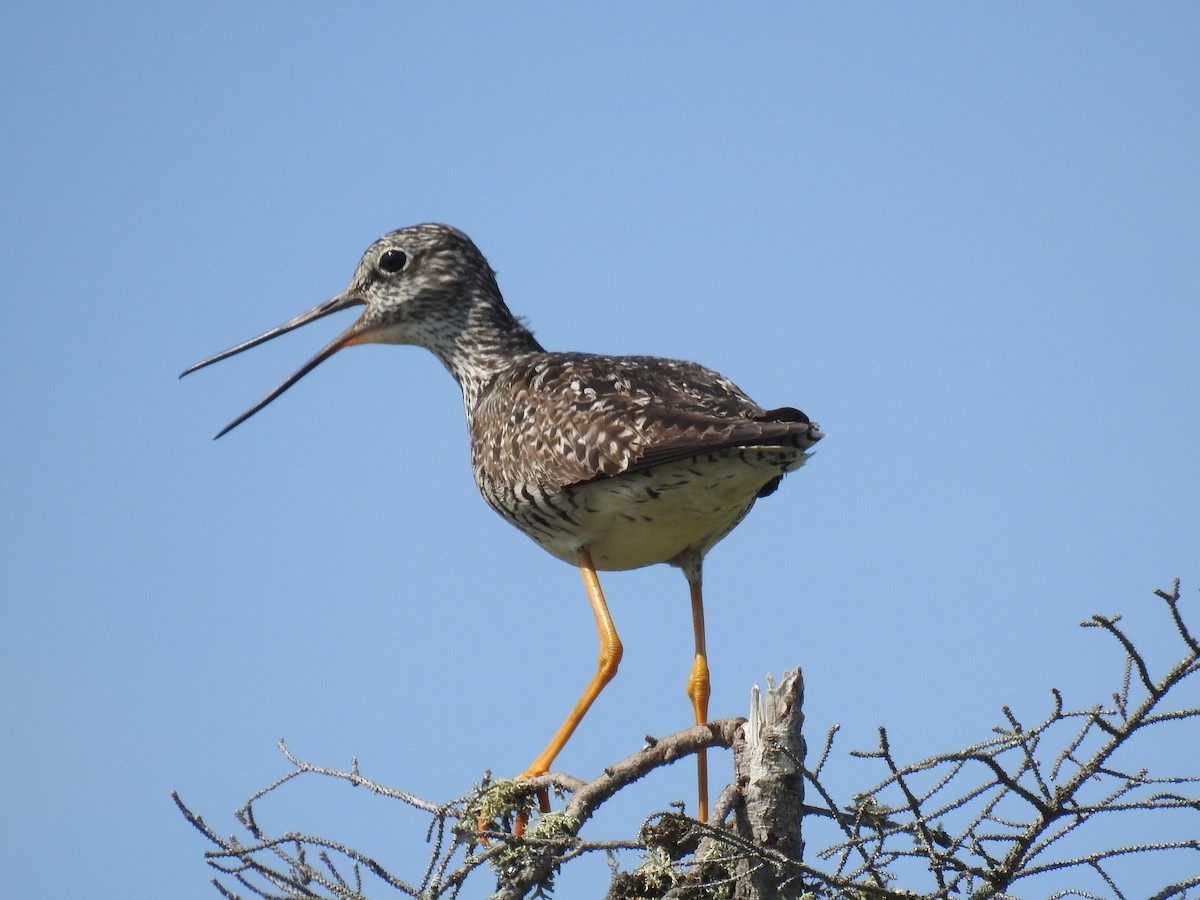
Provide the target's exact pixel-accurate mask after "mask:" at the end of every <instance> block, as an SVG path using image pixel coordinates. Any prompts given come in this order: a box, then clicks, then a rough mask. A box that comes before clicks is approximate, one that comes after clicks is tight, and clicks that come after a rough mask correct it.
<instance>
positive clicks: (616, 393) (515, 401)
mask: <svg viewBox="0 0 1200 900" xmlns="http://www.w3.org/2000/svg"><path fill="white" fill-rule="evenodd" d="M511 377H512V378H518V377H519V379H520V381H519V383H506V384H498V385H496V387H497V390H494V391H492V392H490V396H491V398H495V399H494V400H492V401H490V402H493V403H500V402H503V403H505V404H507V405H508V407H507V409H501V408H499V407H494V408H492V409H490V410H489V409H485V410H482V411H481V412H482V413H483V414H484V415H483V416H479V415H477V417H476V422H477V424H476V425H475V426H473V427H480V426H479V424H478V423H480V422H484V421H491V422H492V423H494V424H493V425H492V426H491V432H490V433H487V434H480V435H478V436H477V437H479V438H482V440H476V441H475V442H474V443H475V447H476V452H477V453H493V454H496V456H497V457H498V458H499V457H504V458H506V459H507V461H508V463H509V464H510V465H515V466H517V467H518V468H517V470H516V471H515V472H514V475H515V479H514V480H517V481H524V482H531V483H536V484H539V485H540V486H542V487H543V488H547V489H559V488H563V487H566V486H568V485H571V484H580V483H583V482H588V481H593V480H595V479H597V478H605V477H612V476H615V475H621V474H623V473H626V472H634V471H638V470H641V469H646V468H649V467H651V466H655V465H659V464H661V463H665V462H671V461H673V460H679V459H687V458H690V457H692V456H696V455H698V454H701V453H705V452H710V451H718V450H722V449H725V448H728V447H738V446H754V445H762V444H778V443H784V444H792V445H794V446H796V447H798V448H800V449H803V448H805V447H807V446H808V445H810V444H812V443H815V442H816V441H817V440H818V439H819V438H820V436H821V434H820V432H819V431H818V429H817V426H816V425H815V424H813V423H810V422H809V421H808V417H807V416H805V415H804V414H803V413H802V412H800V411H799V410H796V409H792V408H783V409H778V410H765V409H763V408H762V407H760V406H759V405H758V404H756V403H755V402H754V401H752V400H751V399H750V398H749V397H747V396H746V394H745V393H743V392H742V391H741V390H740V389H739V388H738V387H737V386H736V385H735V384H733V382H731V381H729V380H728V379H727V378H725V377H724V376H722V375H720V374H718V373H716V372H714V371H712V370H711V369H707V368H705V367H703V366H700V365H698V364H696V363H692V362H684V361H676V360H664V359H658V358H652V357H606V356H593V355H589V354H547V357H546V359H545V360H544V362H543V363H540V364H538V365H534V366H527V367H523V368H522V370H521V372H520V373H519V375H518V374H517V373H514V374H513V375H512V376H511Z"/></svg>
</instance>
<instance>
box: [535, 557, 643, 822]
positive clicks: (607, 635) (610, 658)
mask: <svg viewBox="0 0 1200 900" xmlns="http://www.w3.org/2000/svg"><path fill="white" fill-rule="evenodd" d="M579 571H580V572H581V573H582V574H583V584H584V586H585V587H586V588H587V595H588V601H589V602H590V603H591V605H592V614H593V615H594V616H595V617H596V630H597V631H598V632H599V635H600V662H599V665H598V667H597V669H596V674H595V675H593V676H592V680H591V681H589V682H588V686H587V688H586V689H585V690H584V692H583V695H582V696H581V697H580V698H579V700H578V702H577V703H576V704H575V708H574V709H572V710H571V713H570V715H568V716H567V719H566V721H565V722H563V724H562V727H560V728H559V729H558V731H557V733H555V735H554V737H553V738H551V740H550V743H549V744H547V745H546V749H545V750H543V751H542V752H541V755H539V756H538V758H537V759H535V760H534V761H533V762H532V763H530V764H529V768H528V769H526V770H525V771H524V772H522V773H521V774H520V775H519V776H517V777H518V778H520V779H525V778H534V777H535V776H538V775H542V774H544V773H546V772H549V771H550V766H551V764H553V762H554V758H555V757H556V756H558V754H559V752H560V751H561V750H562V748H563V747H565V746H566V744H567V741H568V740H570V739H571V735H572V734H574V733H575V729H576V728H577V727H578V725H579V723H580V722H581V721H583V717H584V715H585V714H586V713H587V711H588V709H589V708H590V707H591V705H592V703H593V702H594V701H595V699H596V698H597V697H599V696H600V692H601V691H602V690H604V686H605V685H606V684H608V683H609V682H610V681H612V679H613V676H614V675H616V674H617V666H618V664H619V663H620V662H621V654H622V652H623V650H622V647H621V639H620V638H619V637H617V629H616V627H615V626H614V625H613V620H612V616H610V615H609V613H608V605H607V604H606V603H605V602H604V593H603V592H602V591H601V590H600V580H599V579H598V578H597V577H596V567H595V566H594V565H593V564H592V556H591V554H590V553H588V551H587V550H581V551H580V553H579ZM538 800H539V802H540V805H541V809H542V812H548V811H549V809H550V804H549V798H548V797H547V796H546V793H545V791H542V792H540V793H539V795H538Z"/></svg>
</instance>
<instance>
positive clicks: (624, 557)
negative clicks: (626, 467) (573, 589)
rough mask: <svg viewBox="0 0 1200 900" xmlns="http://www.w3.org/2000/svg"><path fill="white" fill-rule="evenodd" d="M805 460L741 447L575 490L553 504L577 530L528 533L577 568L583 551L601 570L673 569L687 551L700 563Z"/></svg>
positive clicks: (788, 450) (781, 450)
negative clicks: (762, 495)
mask: <svg viewBox="0 0 1200 900" xmlns="http://www.w3.org/2000/svg"><path fill="white" fill-rule="evenodd" d="M806 458H807V454H803V453H801V452H799V451H798V450H796V449H795V448H794V447H738V448H731V449H728V450H723V451H720V452H716V453H708V454H703V455H701V456H698V457H694V458H692V459H688V460H683V461H680V462H674V463H664V464H663V465H660V466H655V467H654V468H651V469H647V470H645V471H641V472H633V473H630V474H626V475H619V476H616V477H614V478H605V479H601V480H599V481H593V482H589V483H587V484H584V485H577V486H574V487H572V488H570V489H568V490H567V491H565V492H564V495H563V496H560V497H555V498H554V506H556V507H558V508H560V509H563V510H564V512H565V513H566V514H567V515H569V516H570V518H571V519H572V520H574V523H575V525H574V526H573V527H571V528H570V529H569V530H568V531H563V532H560V533H557V534H553V535H547V534H544V533H542V534H539V533H535V532H533V531H527V533H528V534H529V535H530V537H532V538H533V539H534V540H535V541H537V542H538V543H539V544H541V545H542V546H543V547H544V548H545V549H546V550H548V551H549V552H550V553H552V554H553V555H554V556H556V557H558V558H559V559H561V560H563V561H564V562H568V563H571V564H572V565H574V564H576V563H577V562H578V554H579V551H580V550H581V549H583V548H586V549H587V550H588V551H589V553H590V554H591V557H592V562H593V564H594V565H595V566H596V568H597V569H603V570H616V569H637V568H640V567H642V566H649V565H653V564H655V563H663V562H672V561H673V560H675V559H676V558H677V557H678V556H679V555H680V554H682V553H683V552H684V551H691V552H693V553H699V554H700V555H701V556H702V555H703V554H704V553H705V552H707V551H708V550H709V549H710V548H711V547H712V546H713V545H714V544H715V543H717V541H719V540H720V539H721V538H723V537H724V536H725V535H726V534H728V533H729V532H730V530H732V529H733V527H734V526H735V525H737V523H738V522H740V521H741V520H742V518H743V517H744V516H745V515H746V513H747V512H749V511H750V508H751V507H752V506H753V505H754V501H755V499H756V497H757V495H758V492H759V491H760V490H761V489H762V488H763V486H764V485H766V484H767V483H768V482H769V481H771V480H772V479H773V478H776V477H778V476H779V475H781V474H783V473H785V472H790V471H792V470H794V469H797V468H799V467H800V466H801V465H803V464H804V460H805V459H806Z"/></svg>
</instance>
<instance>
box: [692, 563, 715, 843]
mask: <svg viewBox="0 0 1200 900" xmlns="http://www.w3.org/2000/svg"><path fill="white" fill-rule="evenodd" d="M688 584H689V586H690V587H691V592H692V631H693V632H694V634H695V637H696V660H695V662H693V663H692V674H691V675H690V676H688V688H687V691H688V696H689V697H690V698H691V700H692V709H693V710H694V711H695V713H696V724H697V725H703V724H704V723H705V722H707V721H708V697H709V694H710V693H711V689H710V687H709V680H708V654H707V651H706V650H705V647H704V597H703V594H702V593H701V589H700V574H699V573H698V572H697V573H696V576H695V578H689V579H688ZM696 769H697V777H698V778H699V786H700V797H699V799H700V802H699V804H698V815H697V816H696V818H698V819H699V820H700V821H701V822H705V821H707V820H708V751H707V750H700V751H699V752H698V753H697V754H696Z"/></svg>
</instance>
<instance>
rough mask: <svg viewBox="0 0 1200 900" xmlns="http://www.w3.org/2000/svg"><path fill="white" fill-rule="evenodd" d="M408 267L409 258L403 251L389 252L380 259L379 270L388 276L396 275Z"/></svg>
mask: <svg viewBox="0 0 1200 900" xmlns="http://www.w3.org/2000/svg"><path fill="white" fill-rule="evenodd" d="M406 265H408V256H407V255H406V254H405V253H404V251H403V250H387V251H385V252H384V253H383V255H382V256H380V257H379V269H380V271H381V272H386V273H387V274H388V275H395V274H396V273H397V272H399V271H400V270H401V269H403V268H404V267H405V266H406Z"/></svg>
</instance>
